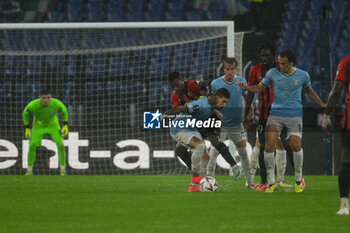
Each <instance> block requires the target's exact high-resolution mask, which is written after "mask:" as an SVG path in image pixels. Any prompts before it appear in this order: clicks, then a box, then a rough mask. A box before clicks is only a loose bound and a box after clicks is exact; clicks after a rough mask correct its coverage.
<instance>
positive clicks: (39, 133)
mask: <svg viewBox="0 0 350 233" xmlns="http://www.w3.org/2000/svg"><path fill="white" fill-rule="evenodd" d="M45 131H46V130H45V128H38V127H33V128H32V134H31V137H30V140H29V150H28V154H27V156H28V157H27V158H28V169H27V173H26V174H25V175H32V174H33V166H34V161H35V157H36V148H37V147H38V146H41V141H42V139H43V136H44V134H45Z"/></svg>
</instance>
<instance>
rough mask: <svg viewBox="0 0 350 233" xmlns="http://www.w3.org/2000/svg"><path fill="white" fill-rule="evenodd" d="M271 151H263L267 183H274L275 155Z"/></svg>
mask: <svg viewBox="0 0 350 233" xmlns="http://www.w3.org/2000/svg"><path fill="white" fill-rule="evenodd" d="M273 154H274V153H273V152H266V151H264V161H265V167H266V173H267V179H268V183H269V184H270V185H272V184H275V183H276V181H275V157H274V155H273Z"/></svg>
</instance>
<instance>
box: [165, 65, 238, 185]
mask: <svg viewBox="0 0 350 233" xmlns="http://www.w3.org/2000/svg"><path fill="white" fill-rule="evenodd" d="M168 82H169V84H170V85H171V87H172V88H173V89H174V90H175V91H174V92H173V93H172V95H171V102H172V103H173V106H174V107H177V106H179V105H184V104H185V103H188V102H191V101H193V100H196V99H198V98H200V96H203V95H204V90H206V89H208V85H207V84H206V83H205V82H201V81H196V80H188V81H184V78H183V76H182V75H181V74H180V73H179V72H178V71H173V72H171V73H170V74H169V76H168ZM207 92H210V90H207ZM208 94H211V93H208ZM220 115H221V114H220ZM211 117H212V118H216V119H219V118H218V117H217V112H215V113H214V114H213V116H211ZM198 131H199V132H200V134H201V136H202V137H203V138H207V139H208V140H209V141H210V143H211V145H212V146H214V147H215V148H216V149H217V150H218V151H219V152H220V154H221V155H222V157H223V158H224V159H225V160H226V161H227V162H228V163H229V164H230V166H231V167H232V171H233V175H234V177H235V179H238V178H239V177H240V176H241V174H242V171H241V168H240V167H239V166H238V165H237V163H236V162H235V160H234V159H233V157H232V155H231V153H230V151H229V149H228V147H227V146H226V145H225V144H224V143H222V142H221V141H220V140H219V134H220V129H216V128H200V129H198ZM175 155H177V156H179V157H180V158H181V159H182V160H183V161H184V162H185V163H186V165H187V167H188V168H189V169H191V153H190V152H188V151H187V148H186V147H185V146H183V145H182V144H180V143H178V144H177V145H176V147H175Z"/></svg>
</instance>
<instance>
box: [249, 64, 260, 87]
mask: <svg viewBox="0 0 350 233" xmlns="http://www.w3.org/2000/svg"><path fill="white" fill-rule="evenodd" d="M255 76H256V68H255V66H253V67H252V68H251V69H250V71H249V78H248V86H252V85H256V84H258V83H257V82H256V79H255Z"/></svg>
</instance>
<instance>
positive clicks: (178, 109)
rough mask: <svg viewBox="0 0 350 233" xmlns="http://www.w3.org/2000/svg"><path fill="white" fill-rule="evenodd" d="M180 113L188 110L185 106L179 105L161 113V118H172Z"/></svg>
mask: <svg viewBox="0 0 350 233" xmlns="http://www.w3.org/2000/svg"><path fill="white" fill-rule="evenodd" d="M180 112H188V108H187V104H185V105H179V106H177V107H175V108H172V109H170V110H168V111H166V112H164V113H163V116H172V115H176V114H178V113H180Z"/></svg>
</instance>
